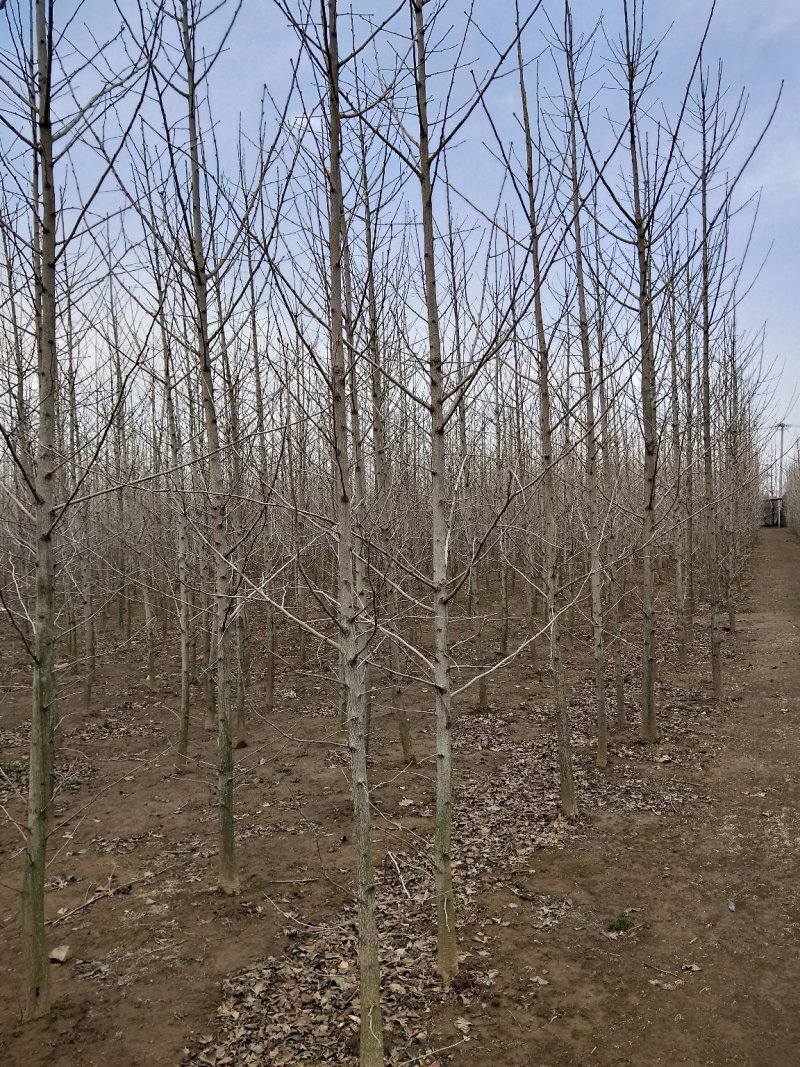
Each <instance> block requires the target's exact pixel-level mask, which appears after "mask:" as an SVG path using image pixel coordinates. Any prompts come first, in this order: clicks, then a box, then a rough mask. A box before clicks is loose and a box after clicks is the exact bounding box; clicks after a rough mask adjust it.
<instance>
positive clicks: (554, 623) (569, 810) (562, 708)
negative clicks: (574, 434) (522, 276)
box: [517, 43, 578, 816]
mask: <svg viewBox="0 0 800 1067" xmlns="http://www.w3.org/2000/svg"><path fill="white" fill-rule="evenodd" d="M517 59H518V66H519V88H520V97H521V103H522V122H523V133H524V137H525V153H526V181H527V194H528V200H527V205H526V207H527V209H528V222H529V225H530V228H531V264H532V267H533V299H534V304H533V308H534V319H535V324H536V340H537V346H538V353H537V355H538V372H539V373H538V378H539V383H538V387H539V437H540V447H541V453H542V479H541V489H542V510H543V516H542V518H543V521H544V547H543V560H542V569H543V572H544V588H545V610H546V612H547V624H548V626H549V629H550V673H551V676H552V679H553V696H554V699H555V719H556V738H557V743H558V769H559V782H560V792H561V809H562V811H563V812H564V814H565V815H567V816H573V815H575V813H576V812H577V810H578V800H577V793H576V789H575V776H574V774H573V770H572V745H571V740H570V726H569V712H568V708H567V690H566V682H565V678H564V667H563V661H562V653H561V640H562V639H561V620H560V618H559V611H558V603H557V599H558V527H557V524H556V501H555V479H554V476H553V436H552V416H551V411H550V353H549V349H548V344H547V337H546V333H545V326H544V311H543V306H542V276H541V264H540V260H539V229H538V222H537V208H536V192H535V187H534V181H535V179H534V165H533V138H532V135H531V125H530V116H529V112H528V96H527V91H526V88H525V77H524V65H523V59H522V45H521V44H519V43H518V45H517Z"/></svg>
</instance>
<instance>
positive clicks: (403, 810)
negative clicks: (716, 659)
mask: <svg viewBox="0 0 800 1067" xmlns="http://www.w3.org/2000/svg"><path fill="white" fill-rule="evenodd" d="M664 614H665V613H664ZM798 627H800V542H798V541H797V539H796V538H795V537H794V535H792V534H790V533H788V532H787V531H785V530H779V529H770V530H763V531H762V532H761V535H760V537H759V541H758V545H757V547H756V551H755V555H754V558H753V562H752V575H751V580H750V581H749V583H748V585H747V588H746V590H745V596H744V600H743V603H742V605H741V610H740V613H739V627H738V632H737V633H735V634H732V635H726V646H725V655H726V692H727V696H726V700H725V702H724V705H723V706H722V707H721V708H718V709H717V708H714V707H713V706H712V705H711V703H710V702H709V700H708V698H707V692H708V689H709V677H708V675H709V669H708V663H707V656H706V649H705V643H706V635H705V633H704V632H703V630H702V628H699V629H698V635H697V641H696V644H695V647H694V649H693V655H692V666H691V668H690V669H689V670H687V671H686V672H684V673H680V672H678V671H677V670H676V668H675V666H674V657H672V655H671V652H672V651H674V637H673V635H672V633H671V631H670V628H669V625H668V623H667V622H666V621H665V622H664V625H663V627H662V633H661V645H660V647H661V648H662V649H664V650H666V652H667V653H668V655H667V658H666V661H665V662H664V663H663V664H662V667H661V669H660V681H659V702H660V706H661V709H662V714H661V726H660V728H661V742H660V743H659V744H658V745H656V746H653V747H652V748H644V747H642V746H639V745H638V744H636V729H635V697H636V685H637V677H638V662H639V653H638V649H637V648H636V646H635V641H634V640H631V643H630V647H629V648H628V650H627V652H626V664H627V668H628V672H629V679H630V687H629V689H630V692H629V697H630V708H629V717H630V727H629V729H628V730H627V731H626V732H625V733H624V734H615V735H614V737H613V743H612V746H611V752H612V758H611V761H610V766H609V768H608V770H607V771H605V772H603V773H602V774H601V773H599V772H596V771H595V770H594V768H593V752H592V743H591V725H592V724H591V699H590V698H591V687H590V672H589V669H588V664H587V663H586V662H585V660H584V659H583V658H582V656H583V652H582V650H581V648H579V647H578V648H575V649H573V650H572V654H571V657H570V658H571V660H572V670H571V672H570V681H571V686H572V690H571V700H570V712H571V716H572V721H573V727H574V735H575V762H576V777H577V779H578V782H579V787H580V802H581V812H580V815H579V817H578V819H577V820H575V821H574V822H571V823H570V822H566V821H565V820H563V819H561V818H559V816H558V812H557V808H556V795H557V792H556V765H555V756H554V752H553V748H552V742H551V734H552V722H551V718H550V716H551V712H550V701H549V694H548V686H547V681H546V677H545V676H543V675H540V674H538V673H536V672H535V671H534V670H533V669H532V668H531V666H530V664H526V663H522V662H520V663H518V664H517V665H515V667H514V668H513V669H512V670H509V671H508V672H507V673H506V674H505V675H504V677H503V679H502V680H498V681H494V682H493V684H492V687H491V689H490V700H491V701H492V708H491V710H490V711H489V712H488V713H486V714H479V713H478V712H477V711H476V710H475V707H474V697H473V696H471V695H470V696H467V697H465V698H464V699H463V700H462V701H461V702H460V703H459V705H458V708H457V711H456V717H455V723H454V739H455V758H456V768H457V772H456V775H457V778H456V810H457V816H456V823H455V848H454V856H455V857H456V858H457V863H456V868H455V870H456V876H457V879H458V885H459V898H458V911H459V921H460V927H461V945H462V947H463V956H462V970H461V973H460V975H459V977H458V979H457V982H456V984H455V987H454V988H453V989H452V990H450V991H448V992H447V993H443V992H442V990H440V989H439V988H438V986H437V984H436V981H435V977H434V976H433V975H432V974H431V950H432V927H431V922H432V918H433V913H434V910H435V909H434V904H433V899H432V895H431V880H430V847H429V843H430V829H431V825H432V798H433V776H434V773H435V770H434V766H433V761H432V760H431V758H430V753H431V751H432V741H433V722H432V716H431V714H430V710H431V705H432V700H431V694H430V693H429V692H428V693H426V692H425V691H424V689H423V687H418V688H417V689H416V690H415V691H414V692H413V693H410V694H409V700H410V713H411V715H412V717H413V723H414V729H415V735H416V741H417V746H418V750H419V753H420V757H421V758H420V760H419V762H418V764H417V765H416V766H415V767H411V768H403V767H402V765H401V763H400V761H399V754H398V746H397V744H396V742H395V741H394V729H393V723H392V721H391V718H390V716H389V714H388V710H387V709H386V708H385V707H384V703H385V701H384V699H383V694H380V693H379V694H378V700H377V701H376V709H375V722H376V734H375V742H374V745H373V752H374V754H373V757H372V766H371V776H372V783H373V798H374V802H375V848H376V855H377V857H378V868H377V880H378V893H379V899H381V901H382V905H381V908H382V911H381V925H382V930H383V931H384V936H385V942H386V949H385V957H384V969H383V973H384V986H385V989H386V1023H387V1026H386V1033H387V1050H388V1055H389V1062H391V1063H395V1064H397V1063H404V1064H407V1065H410V1064H422V1065H426V1067H433V1065H434V1064H440V1065H444V1064H452V1065H458V1067H489V1065H491V1067H526V1065H529V1067H533V1065H536V1067H594V1065H607V1067H611V1065H614V1067H621V1065H623V1064H625V1065H628V1064H630V1065H636V1067H656V1065H662V1064H663V1065H667V1064H669V1065H670V1067H674V1065H678V1064H686V1065H695V1067H701V1065H703V1067H706V1065H708V1067H711V1065H722V1064H736V1065H748V1067H781V1065H786V1067H790V1065H794V1064H798V1063H800V1051H798V1049H800V1012H799V1011H798V1008H800V993H799V992H798V989H799V988H800V952H798V930H799V929H800V927H799V926H798V924H799V923H800V902H799V900H798V894H797V890H796V886H797V882H798V874H799V873H800V872H798V842H800V815H799V814H798V808H799V807H800V805H799V804H798V801H799V800H800V796H798V793H800V787H798V783H797V774H796V770H795V768H796V766H797V765H798V763H799V762H800V738H799V737H798V731H797V729H796V725H795V723H796V720H797V716H798V712H799V711H800V703H799V700H800V696H799V695H800V656H799V655H798V652H800V629H798ZM631 636H632V638H633V633H632V634H631ZM108 647H109V648H111V645H109V646H108ZM288 647H289V639H288V638H284V640H283V650H284V652H285V651H286V649H287V648H288ZM253 662H254V665H255V668H256V669H255V670H254V682H253V686H252V688H251V691H250V710H251V727H250V734H249V738H248V740H249V744H248V746H247V747H246V748H242V749H241V750H239V751H238V752H237V766H238V781H237V800H236V804H237V822H236V826H237V846H238V855H239V862H240V868H241V872H242V893H241V896H240V897H239V898H225V897H222V896H220V895H218V894H217V893H216V892H215V891H214V865H215V840H216V812H215V806H214V780H215V773H214V758H215V756H214V747H215V746H214V739H213V737H211V736H209V735H206V734H205V733H204V732H203V731H202V729H201V726H200V710H199V706H200V702H201V699H202V695H201V692H200V690H199V689H198V692H197V695H196V700H197V704H198V721H197V722H196V723H193V731H194V738H193V743H192V746H191V752H192V767H191V769H190V771H189V772H188V773H187V774H186V775H184V776H182V777H177V776H175V775H174V774H173V773H172V754H171V750H170V741H171V739H172V738H173V737H174V735H175V733H176V717H175V709H176V707H177V680H178V679H177V669H176V664H175V660H174V658H172V657H171V650H166V649H165V650H164V652H163V654H162V656H161V657H160V660H159V671H160V674H159V679H158V686H157V688H156V691H155V692H154V693H150V692H149V691H148V689H147V686H146V684H145V677H144V666H143V660H142V657H141V649H140V648H139V646H138V645H136V643H135V642H134V644H133V645H132V646H131V648H130V649H128V650H125V649H119V648H115V649H114V651H113V654H112V653H109V655H108V656H107V658H106V659H105V660H103V661H102V663H101V665H100V668H99V684H98V687H97V691H96V698H95V702H94V703H95V709H94V710H93V711H92V712H91V714H89V715H86V714H84V713H83V712H82V711H80V692H79V679H78V677H77V675H75V674H74V673H73V672H72V671H71V669H69V668H65V669H64V670H63V671H62V672H61V673H60V679H61V681H60V685H61V694H62V695H61V702H60V712H61V715H62V717H63V722H62V747H61V752H60V756H59V763H58V772H59V783H60V791H59V794H58V798H57V816H56V830H55V832H54V835H53V839H52V848H51V861H50V869H49V882H48V887H49V890H50V891H49V893H48V899H47V906H48V915H49V917H50V920H51V926H50V936H51V944H52V945H53V946H57V945H67V946H69V949H70V958H69V959H68V960H67V962H66V963H64V964H63V965H58V964H54V976H53V977H54V1001H53V1009H52V1012H51V1015H50V1017H49V1019H48V1020H46V1021H44V1022H37V1023H32V1024H22V1023H21V1022H20V1021H19V997H18V991H19V988H20V968H21V958H20V945H19V916H18V913H19V907H18V891H17V887H18V885H19V882H20V865H21V857H20V855H19V849H20V843H21V837H20V831H19V829H18V827H16V826H15V825H14V820H16V822H17V823H20V822H22V821H23V818H24V804H23V803H22V800H21V798H20V796H19V788H20V786H21V785H22V784H23V775H24V770H23V768H24V758H25V745H26V738H27V732H26V728H25V725H24V723H25V719H26V716H27V713H28V689H27V685H28V682H27V675H26V672H25V670H24V666H23V663H22V660H21V657H20V655H19V652H18V650H17V649H16V647H15V646H14V645H13V644H12V643H11V641H10V640H9V641H7V642H6V643H5V644H4V645H3V647H2V649H0V686H1V688H0V701H2V709H1V710H2V718H0V768H1V769H2V774H1V775H0V802H1V803H2V804H3V807H4V811H5V815H3V817H2V821H0V848H1V849H2V853H1V854H2V869H1V870H0V883H1V884H0V928H1V929H2V946H3V953H2V958H0V1063H2V1064H9V1065H14V1067H17V1065H19V1067H38V1065H44V1064H48V1065H52V1067H71V1065H73V1064H74V1065H77V1064H81V1065H86V1067H92V1065H101V1064H102V1065H103V1067H110V1065H113V1067H134V1065H139V1067H145V1065H146V1067H151V1065H158V1064H164V1065H173V1067H177V1065H179V1064H181V1063H187V1064H188V1063H198V1064H207V1065H222V1064H234V1065H236V1067H239V1065H243V1067H247V1065H258V1064H264V1065H273V1064H277V1065H280V1064H290V1063H306V1064H312V1065H315V1067H322V1065H326V1064H334V1063H346V1064H347V1063H349V1064H353V1063H355V1059H354V1057H353V1047H354V1045H353V1031H354V1026H355V1024H354V1005H353V996H354V991H355V959H354V956H353V938H354V934H353V926H352V901H351V898H350V893H349V888H350V877H351V876H350V870H351V858H352V857H351V852H350V842H349V837H350V806H349V798H348V789H347V778H346V759H345V757H346V753H345V751H344V750H343V749H342V748H341V747H339V746H338V744H337V742H338V740H339V738H338V734H337V729H336V716H337V711H336V699H335V693H334V689H333V687H332V685H331V682H330V679H329V677H328V675H327V674H326V672H325V670H324V669H323V668H319V669H318V670H317V672H316V673H315V672H314V671H312V670H306V671H304V672H301V671H299V670H298V669H297V665H296V664H295V663H294V662H292V660H291V655H290V656H289V660H288V661H284V662H283V663H282V666H281V671H280V673H279V676H278V680H277V690H276V691H277V695H278V699H277V701H276V711H275V713H274V715H273V716H272V717H271V719H270V721H269V722H268V721H266V720H265V719H263V718H262V717H261V716H260V714H259V705H258V701H259V677H258V669H257V668H258V663H259V645H258V642H257V641H255V643H254V659H253ZM614 927H616V928H614Z"/></svg>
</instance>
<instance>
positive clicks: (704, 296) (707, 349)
mask: <svg viewBox="0 0 800 1067" xmlns="http://www.w3.org/2000/svg"><path fill="white" fill-rule="evenodd" d="M701 107H702V114H701V117H700V121H701V130H702V146H703V159H702V171H701V176H700V219H701V227H702V234H701V238H702V249H701V254H702V291H701V303H702V316H703V363H702V389H703V395H702V415H703V488H704V492H705V506H706V523H707V532H708V533H707V536H708V586H709V602H710V609H711V677H712V687H713V691H714V699H715V700H721V699H722V631H721V628H720V624H719V606H720V595H719V584H720V583H719V545H718V541H717V523H718V515H717V510H718V509H717V503H716V500H715V491H714V458H713V454H712V451H711V293H710V288H711V277H710V275H711V265H710V260H709V223H708V183H709V174H708V157H707V124H706V113H705V97H704V96H703V95H702V93H701Z"/></svg>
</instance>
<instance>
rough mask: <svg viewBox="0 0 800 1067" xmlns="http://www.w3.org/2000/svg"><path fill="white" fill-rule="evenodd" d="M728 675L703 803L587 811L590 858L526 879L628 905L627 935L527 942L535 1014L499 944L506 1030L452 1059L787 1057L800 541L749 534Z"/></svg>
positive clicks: (598, 910) (612, 908)
mask: <svg viewBox="0 0 800 1067" xmlns="http://www.w3.org/2000/svg"><path fill="white" fill-rule="evenodd" d="M699 669H700V670H702V671H703V672H704V673H705V671H706V665H705V663H704V662H703V664H702V666H701V667H700V668H699ZM727 678H728V680H729V694H730V696H731V698H732V699H731V706H730V711H728V712H726V713H724V714H719V713H713V712H712V713H710V714H709V715H708V727H707V729H708V732H709V734H711V733H712V732H718V733H719V735H720V737H721V738H722V740H723V747H722V749H721V751H720V753H719V755H718V756H717V757H716V758H715V759H714V760H713V761H711V762H710V764H709V767H708V768H707V769H706V768H705V767H704V766H703V763H702V756H701V758H700V760H699V761H698V764H699V765H696V766H695V767H694V768H692V777H693V779H694V781H695V783H696V787H697V789H698V792H701V793H702V794H705V795H707V797H708V798H709V801H710V802H709V803H701V804H700V805H699V806H697V807H695V808H694V810H693V811H692V813H691V814H690V815H689V817H688V818H674V819H673V818H652V819H648V818H647V817H646V816H643V815H641V814H638V813H637V814H636V815H633V816H627V815H626V816H623V815H619V814H615V815H613V816H610V817H608V818H606V819H597V820H596V821H595V825H594V830H595V831H602V833H598V832H594V833H591V834H590V835H589V840H588V842H587V844H586V847H585V849H580V848H579V847H577V848H576V847H571V848H568V849H566V850H564V851H562V852H557V853H554V854H553V855H552V856H550V857H545V859H544V863H543V867H544V870H542V871H539V872H537V875H536V876H535V877H534V879H533V881H534V883H535V884H536V885H537V887H538V888H539V889H541V888H542V887H543V886H545V887H546V888H547V889H548V891H549V892H551V893H553V894H555V895H558V894H564V895H565V896H570V897H571V898H572V900H573V903H574V905H575V907H576V909H577V911H578V914H580V913H581V911H582V912H583V913H584V914H585V913H587V912H588V913H589V914H590V915H592V916H593V917H595V918H598V917H601V918H602V917H603V916H606V917H608V918H613V917H614V916H616V915H618V914H619V913H621V912H622V911H624V910H625V909H627V908H636V909H638V910H636V911H634V912H632V917H633V918H634V919H635V922H636V926H635V927H634V929H633V930H631V931H630V933H627V934H622V935H620V936H618V937H616V938H614V939H609V938H608V937H607V936H604V934H603V933H602V932H601V927H600V926H599V925H598V924H592V923H591V922H587V923H586V925H585V928H584V929H581V928H580V926H581V924H580V923H578V924H571V923H566V922H565V923H564V924H563V925H562V926H561V927H560V928H559V930H558V932H557V933H555V934H554V935H553V936H552V937H550V938H548V939H546V940H545V941H544V942H542V941H541V940H539V941H538V942H537V941H535V942H534V943H533V944H531V945H529V949H528V951H529V952H530V956H531V959H530V962H532V963H534V964H535V966H536V969H537V971H538V973H539V974H545V975H546V976H547V980H548V981H549V983H550V984H549V985H548V986H547V988H546V989H542V992H541V994H540V996H539V998H538V999H539V1001H540V1004H539V1005H538V1006H536V1007H534V1008H533V1010H531V1009H530V1008H528V1010H522V1008H523V1007H525V1004H524V1001H523V1002H522V1005H521V1006H520V1004H519V999H518V998H519V996H520V993H521V990H522V982H521V981H520V980H519V979H521V978H522V972H521V968H520V965H519V964H520V960H519V956H520V948H521V945H520V939H519V937H516V938H515V937H509V938H506V939H505V940H506V944H505V953H506V956H505V959H501V962H499V963H498V964H497V965H498V966H499V967H500V968H501V972H502V970H503V968H507V969H508V970H509V971H511V972H512V973H513V975H514V976H515V977H516V979H518V980H517V981H514V980H513V979H512V981H511V982H510V983H509V986H508V987H507V990H506V997H505V998H503V1000H505V1001H506V1003H503V1002H502V1000H501V1003H499V1004H497V1005H496V1007H498V1008H500V1009H502V1008H503V1007H505V1009H506V1011H505V1018H504V1020H503V1023H502V1026H503V1028H504V1029H505V1034H502V1033H501V1032H500V1026H499V1020H498V1025H497V1026H495V1025H492V1026H491V1027H490V1031H489V1033H488V1034H487V1037H488V1046H489V1047H487V1048H486V1049H485V1052H483V1053H482V1054H481V1056H480V1058H479V1060H478V1059H477V1058H476V1057H475V1056H474V1054H473V1055H472V1056H471V1055H470V1054H469V1053H468V1052H467V1050H466V1049H465V1050H464V1053H463V1054H462V1055H461V1056H460V1058H459V1062H460V1063H462V1064H465V1065H466V1064H468V1063H469V1064H474V1063H477V1062H479V1061H480V1062H481V1063H484V1062H485V1063H486V1064H489V1063H495V1064H499V1063H502V1064H503V1065H504V1067H505V1065H507V1067H512V1065H531V1067H533V1065H534V1064H536V1065H537V1067H556V1065H559V1067H560V1065H564V1067H566V1065H571V1067H579V1065H580V1067H584V1065H585V1067H589V1065H593V1064H604V1065H615V1067H616V1065H623V1064H626V1065H627V1064H631V1065H635V1067H656V1065H659V1064H664V1065H667V1064H669V1065H670V1067H675V1065H676V1064H686V1065H692V1067H712V1065H721V1064H737V1065H742V1067H744V1065H747V1067H790V1065H796V1064H800V1017H799V1015H798V1008H800V952H798V931H799V930H800V900H799V899H798V892H797V884H798V876H799V875H800V871H798V855H800V815H799V814H798V806H799V803H800V787H799V786H798V777H797V766H798V763H800V737H799V736H798V728H797V722H798V713H799V712H800V543H799V542H798V541H797V539H796V538H795V537H794V536H793V535H792V534H790V533H788V532H787V531H784V530H764V531H762V532H761V535H760V537H759V540H758V545H757V548H756V551H755V556H754V559H753V564H752V580H751V582H750V584H749V589H748V593H747V596H746V599H745V602H744V604H743V605H742V611H741V613H740V619H739V632H738V634H736V635H734V636H733V639H732V640H730V639H729V646H728V674H727ZM698 740H699V743H702V736H700V737H699V738H698ZM693 966H697V967H699V968H701V969H700V970H693V969H684V968H692V967H693ZM655 983H658V984H655ZM515 1000H517V1001H518V1003H517V1006H516V1007H515V1006H514V1005H513V1003H512V1002H513V1001H515ZM493 1014H495V1013H493ZM484 1057H485V1059H484Z"/></svg>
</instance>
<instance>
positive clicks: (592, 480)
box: [567, 18, 608, 767]
mask: <svg viewBox="0 0 800 1067" xmlns="http://www.w3.org/2000/svg"><path fill="white" fill-rule="evenodd" d="M567 29H568V34H569V37H568V48H567V60H568V66H569V84H570V148H571V159H570V163H571V171H572V212H573V216H574V220H573V228H574V233H575V276H576V280H577V286H578V328H579V333H580V342H581V357H582V361H583V391H584V405H585V413H586V486H587V489H588V491H589V581H590V588H591V614H592V645H593V651H594V691H595V706H596V712H597V760H596V762H597V766H598V767H605V766H606V764H607V762H608V722H607V719H606V680H605V659H604V652H603V568H602V560H601V558H600V535H601V531H600V489H599V479H598V469H597V468H598V462H599V459H598V448H597V427H596V425H595V417H594V382H593V377H592V357H591V348H590V344H589V318H588V315H587V313H586V286H585V282H584V271H583V240H582V234H581V195H580V182H579V178H578V137H577V112H578V101H577V95H576V88H575V70H574V65H573V63H574V56H573V52H572V21H571V18H570V19H569V20H568V23H567Z"/></svg>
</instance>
